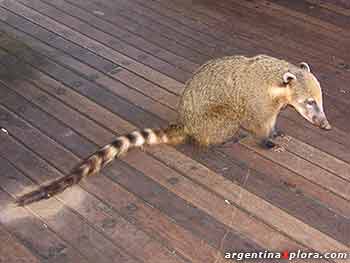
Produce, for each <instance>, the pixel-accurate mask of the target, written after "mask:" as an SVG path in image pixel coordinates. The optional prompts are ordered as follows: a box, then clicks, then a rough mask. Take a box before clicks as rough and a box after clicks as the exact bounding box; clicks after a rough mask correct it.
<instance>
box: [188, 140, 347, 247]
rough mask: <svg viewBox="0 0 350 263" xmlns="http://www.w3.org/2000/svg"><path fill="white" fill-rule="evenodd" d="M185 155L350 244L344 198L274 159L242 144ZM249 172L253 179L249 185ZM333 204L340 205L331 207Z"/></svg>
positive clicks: (299, 218) (316, 227)
mask: <svg viewBox="0 0 350 263" xmlns="http://www.w3.org/2000/svg"><path fill="white" fill-rule="evenodd" d="M234 149H236V150H234ZM182 152H183V153H184V154H186V155H187V156H188V157H190V158H192V159H194V160H196V161H198V162H200V163H201V164H202V165H205V166H206V167H208V168H209V169H210V170H212V171H214V172H216V173H217V174H220V175H221V176H224V177H225V178H226V179H227V180H230V181H232V182H234V183H235V184H237V185H239V186H240V187H242V188H244V189H245V190H247V191H249V192H250V193H252V194H254V195H256V196H258V197H259V198H262V199H263V200H265V201H267V202H269V203H270V204H271V205H274V206H276V207H279V208H282V209H283V211H285V212H287V213H288V214H289V215H291V216H293V217H295V218H297V219H298V220H300V221H302V222H303V223H305V224H308V225H309V226H311V227H314V228H315V229H318V230H320V231H321V232H323V233H325V234H327V235H329V236H331V237H333V238H334V239H336V240H338V241H340V242H344V243H345V244H347V243H348V242H349V234H348V231H345V232H344V229H349V217H348V208H349V205H350V204H349V201H346V200H344V199H343V198H341V197H340V196H338V195H335V194H333V193H329V191H328V190H326V189H324V188H322V187H320V186H318V185H315V184H314V183H312V182H310V181H308V180H306V179H305V178H303V177H301V176H298V175H297V174H296V173H291V171H290V170H286V169H283V168H282V167H281V166H280V165H278V164H276V163H274V162H273V161H271V160H267V159H265V158H263V157H261V156H257V155H256V153H254V152H253V151H249V150H248V152H247V151H244V148H243V149H242V147H239V145H235V144H231V143H227V144H225V145H224V146H218V147H214V149H213V150H208V151H207V152H206V153H199V152H198V151H197V152H196V151H194V150H191V148H190V147H182ZM241 156H242V157H241ZM257 168H259V169H257ZM247 173H249V175H250V176H249V180H247V182H245V180H244V178H245V176H246V174H247ZM301 183H302V184H303V185H302V186H300V184H301ZM308 188H310V189H308ZM315 195H316V198H315ZM323 199H328V201H327V202H326V203H327V204H326V205H325V204H324V203H322V201H321V200H323ZM332 201H333V202H337V203H336V204H332V205H331V206H329V205H328V204H329V203H330V202H332ZM338 205H340V209H341V210H342V211H343V212H340V213H339V212H335V211H334V208H333V207H338ZM329 207H331V208H329ZM344 211H345V215H344ZM320 215H322V216H320ZM335 217H336V218H337V220H339V221H337V222H338V223H337V227H334V218H335ZM338 224H339V225H338ZM340 225H342V226H340ZM338 226H339V227H338Z"/></svg>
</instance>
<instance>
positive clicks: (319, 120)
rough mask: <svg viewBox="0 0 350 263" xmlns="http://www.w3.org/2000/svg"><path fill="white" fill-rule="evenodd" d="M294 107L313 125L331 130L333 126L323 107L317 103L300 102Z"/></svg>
mask: <svg viewBox="0 0 350 263" xmlns="http://www.w3.org/2000/svg"><path fill="white" fill-rule="evenodd" d="M294 108H295V109H296V110H297V112H299V114H300V115H301V116H303V117H304V118H305V119H306V120H307V121H309V122H310V123H312V124H313V125H315V126H317V127H318V128H321V129H323V130H327V131H329V130H331V129H332V126H331V125H330V124H329V122H328V120H327V117H326V115H325V113H324V112H323V109H321V108H320V107H319V106H318V105H317V104H316V103H314V104H312V105H311V104H310V103H308V104H304V103H301V104H298V105H295V106H294Z"/></svg>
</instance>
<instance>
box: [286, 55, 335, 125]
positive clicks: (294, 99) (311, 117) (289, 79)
mask: <svg viewBox="0 0 350 263" xmlns="http://www.w3.org/2000/svg"><path fill="white" fill-rule="evenodd" d="M282 81H283V84H282V85H283V87H282V89H284V92H283V93H284V95H285V99H286V103H287V104H289V105H291V106H293V107H294V108H295V109H296V110H297V111H298V112H299V113H300V114H301V115H302V116H303V117H304V118H305V119H307V120H308V121H309V122H311V123H312V124H314V125H316V126H317V127H320V128H322V129H325V130H330V129H331V125H330V124H329V122H328V120H327V118H326V115H325V113H324V111H323V102H322V91H321V87H320V83H319V82H318V80H317V79H316V77H315V76H314V75H313V74H312V73H311V71H310V67H309V65H308V64H306V63H305V62H302V63H300V68H297V69H294V70H293V69H291V70H290V71H288V72H285V73H284V75H283V76H282Z"/></svg>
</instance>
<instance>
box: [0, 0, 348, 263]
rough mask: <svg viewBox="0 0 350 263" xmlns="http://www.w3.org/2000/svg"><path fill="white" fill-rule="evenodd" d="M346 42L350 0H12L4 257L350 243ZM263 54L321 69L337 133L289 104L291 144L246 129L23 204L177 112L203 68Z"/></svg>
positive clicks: (2, 42) (2, 175) (4, 88)
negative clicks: (262, 142)
mask: <svg viewBox="0 0 350 263" xmlns="http://www.w3.org/2000/svg"><path fill="white" fill-rule="evenodd" d="M190 2H192V4H189V3H190ZM349 51H350V5H349V2H348V1H345V0H337V1H335V0H334V1H326V0H297V1H287V0H271V1H268V0H263V1H258V0H252V1H239V0H218V1H209V0H194V1H187V0H153V1H149V0H55V1H51V0H4V1H0V127H1V128H4V129H3V130H2V132H0V262H50V263H52V262H99V263H107V262H118V263H119V262H120V263H124V262H125V263H141V262H144V263H157V262H159V263H171V262H172V263H175V262H176V263H178V262H181V263H185V262H186V263H187V262H193V263H204V262H229V261H226V260H225V259H224V258H223V255H224V252H225V251H258V250H259V251H264V250H273V251H283V250H291V251H293V250H298V249H301V250H305V251H306V250H308V251H310V250H311V251H318V252H321V253H325V252H329V251H348V252H350V183H349V182H350V150H349V149H350V133H349V131H350V86H349V83H350V64H349V63H350V52H349ZM259 53H265V54H269V55H273V56H276V57H280V58H284V59H287V60H289V61H291V62H294V63H298V62H300V61H307V62H308V63H309V64H310V65H311V66H312V69H313V71H314V72H315V74H316V75H317V76H318V78H319V79H320V82H321V85H322V87H323V90H324V93H325V98H324V100H325V102H324V103H325V109H326V113H327V115H328V118H329V120H330V122H331V124H332V125H333V127H334V129H333V130H332V131H330V132H324V131H321V130H319V129H317V128H315V127H312V126H311V125H309V124H308V123H306V121H304V120H303V119H302V117H300V116H299V115H298V114H297V113H295V112H294V111H292V110H289V111H286V112H284V113H283V114H282V116H281V117H280V119H279V122H278V124H279V126H280V127H281V128H282V129H283V130H284V131H285V132H286V133H287V134H288V136H289V138H290V140H289V141H287V140H285V139H284V140H281V141H280V143H281V144H283V145H284V147H285V148H286V151H285V152H281V153H278V152H274V151H267V150H261V149H259V148H257V147H256V146H255V145H254V143H253V142H252V140H251V138H249V137H248V138H244V139H242V140H240V141H239V142H238V143H234V142H228V143H226V144H224V145H220V146H216V147H211V148H210V149H208V150H207V151H203V150H199V149H196V148H195V147H193V146H190V145H185V146H181V147H177V148H172V147H168V146H160V147H154V148H147V149H146V150H145V151H132V152H130V153H129V154H128V155H127V156H126V157H125V158H123V159H122V160H117V161H115V162H114V163H113V164H112V165H111V166H109V167H108V168H106V169H104V171H103V172H102V174H101V176H96V177H91V178H89V179H87V180H85V181H84V182H83V183H81V184H80V185H79V186H75V187H73V188H71V189H69V190H67V191H66V192H64V193H63V194H60V195H59V196H58V197H57V198H52V199H49V200H46V201H43V202H39V203H36V204H33V205H30V206H27V207H25V208H18V207H14V206H13V201H14V199H15V198H16V197H17V196H19V195H20V194H21V193H24V192H27V191H29V190H30V189H33V188H34V187H35V186H36V185H37V184H40V183H44V182H47V181H50V180H53V179H55V178H59V177H61V176H63V175H65V174H67V173H68V172H69V171H70V169H71V168H72V167H73V166H75V165H76V164H77V163H78V162H79V160H81V159H82V158H85V157H86V156H88V155H89V154H91V153H92V152H94V151H95V150H96V149H97V148H98V147H100V146H102V145H104V144H106V143H109V142H110V141H112V140H113V138H114V137H115V136H116V134H123V133H126V132H128V131H132V130H134V129H137V128H141V127H159V126H162V127H163V126H165V125H166V124H167V123H168V122H171V121H174V120H175V119H176V105H177V102H178V98H179V95H180V94H181V92H182V89H183V86H184V82H185V81H186V79H188V78H189V77H190V76H191V73H192V72H193V71H194V70H195V69H196V68H197V67H198V66H199V65H200V64H201V63H203V62H205V61H206V60H208V59H210V58H212V57H220V56H224V55H233V54H245V55H255V54H259ZM6 131H7V132H6ZM261 262H263V261H261ZM266 262H273V261H266ZM293 262H312V261H310V260H309V261H305V260H304V261H303V260H299V261H293ZM317 262H326V261H324V260H318V261H317ZM327 262H350V258H349V259H348V260H329V261H327Z"/></svg>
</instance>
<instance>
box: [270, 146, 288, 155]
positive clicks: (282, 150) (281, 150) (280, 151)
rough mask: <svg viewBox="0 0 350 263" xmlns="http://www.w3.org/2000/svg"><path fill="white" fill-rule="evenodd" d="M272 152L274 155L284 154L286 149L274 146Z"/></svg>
mask: <svg viewBox="0 0 350 263" xmlns="http://www.w3.org/2000/svg"><path fill="white" fill-rule="evenodd" d="M273 151H274V152H276V153H282V152H285V151H286V148H284V147H283V146H280V145H278V146H276V147H274V148H273Z"/></svg>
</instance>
